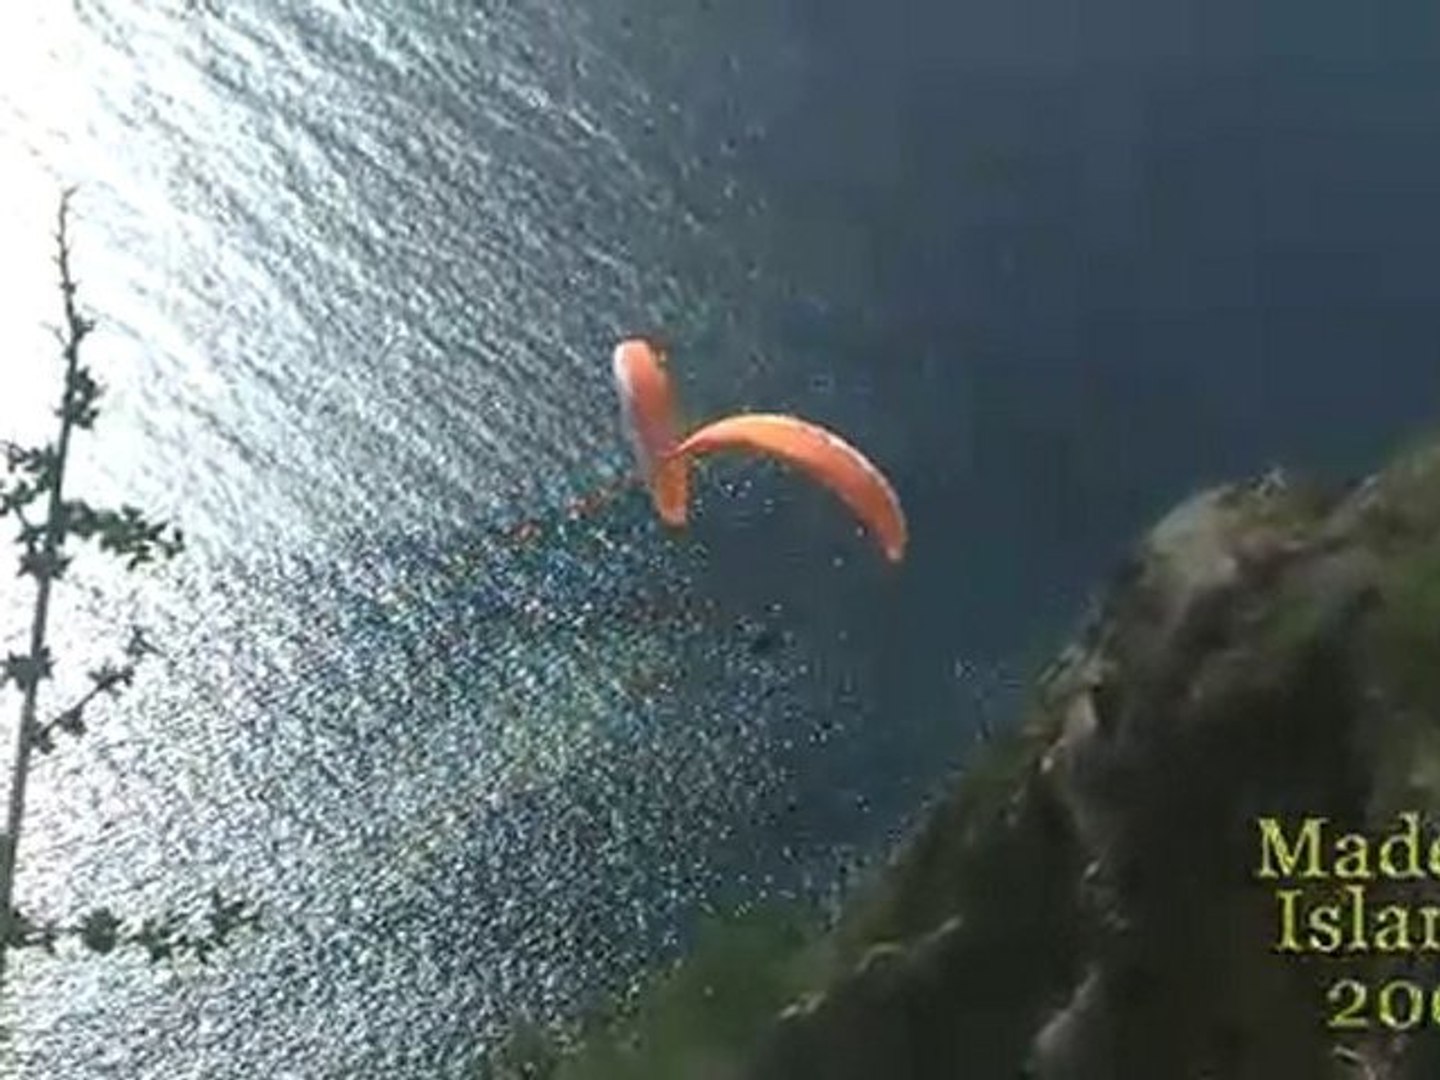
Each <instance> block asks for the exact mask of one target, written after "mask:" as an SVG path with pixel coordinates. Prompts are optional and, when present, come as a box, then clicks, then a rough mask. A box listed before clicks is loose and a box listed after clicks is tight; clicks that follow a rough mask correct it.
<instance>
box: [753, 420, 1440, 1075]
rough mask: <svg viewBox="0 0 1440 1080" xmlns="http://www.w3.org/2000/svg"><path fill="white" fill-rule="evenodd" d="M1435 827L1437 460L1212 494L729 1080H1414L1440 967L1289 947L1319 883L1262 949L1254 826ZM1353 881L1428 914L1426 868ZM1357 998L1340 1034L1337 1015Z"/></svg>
mask: <svg viewBox="0 0 1440 1080" xmlns="http://www.w3.org/2000/svg"><path fill="white" fill-rule="evenodd" d="M1436 809H1440V449H1437V448H1435V447H1433V446H1429V447H1421V448H1418V449H1416V450H1414V451H1413V452H1410V453H1408V454H1406V455H1404V456H1403V457H1401V458H1400V459H1399V460H1397V462H1396V463H1395V464H1394V465H1392V466H1391V467H1390V468H1389V469H1387V470H1386V471H1385V472H1383V473H1381V474H1380V475H1378V476H1376V477H1374V478H1372V479H1370V480H1368V481H1366V482H1364V483H1362V484H1359V485H1356V486H1354V487H1352V488H1350V489H1349V490H1345V491H1338V492H1328V491H1320V490H1313V489H1311V488H1309V487H1307V486H1305V485H1300V484H1295V483H1292V482H1290V481H1289V480H1287V478H1286V477H1284V476H1283V475H1280V474H1278V473H1276V474H1271V475H1267V476H1265V477H1264V478H1262V479H1260V480H1257V481H1255V482H1252V483H1245V484H1237V485H1232V486H1227V487H1224V488H1221V489H1218V490H1213V491H1208V492H1205V493H1202V494H1200V495H1197V496H1195V497H1193V498H1191V499H1189V500H1187V501H1186V502H1184V503H1183V504H1182V505H1180V506H1179V507H1177V508H1176V509H1175V510H1173V511H1172V512H1171V513H1170V514H1168V515H1167V516H1166V517H1165V518H1164V519H1163V520H1162V521H1161V522H1160V523H1159V524H1158V525H1157V526H1156V527H1155V528H1154V529H1153V530H1152V531H1151V532H1150V533H1149V534H1148V535H1147V536H1146V537H1145V538H1144V539H1143V540H1142V542H1141V543H1140V544H1139V545H1138V546H1137V548H1136V549H1135V551H1134V552H1133V553H1132V555H1131V557H1130V558H1129V559H1128V560H1127V561H1126V562H1125V565H1124V566H1123V568H1122V570H1121V571H1120V572H1119V573H1118V574H1117V575H1116V577H1115V580H1114V581H1113V582H1111V583H1110V586H1109V588H1108V591H1107V593H1106V594H1105V595H1104V597H1103V598H1102V600H1101V601H1100V602H1099V603H1098V604H1097V605H1096V610H1095V611H1094V612H1093V614H1092V615H1091V617H1090V618H1088V619H1087V620H1086V621H1085V622H1084V624H1083V626H1082V627H1081V629H1080V632H1079V633H1078V634H1077V636H1076V638H1075V640H1074V642H1073V643H1072V644H1071V645H1070V646H1069V647H1067V648H1066V649H1065V650H1064V651H1063V653H1062V654H1061V655H1060V656H1059V657H1058V658H1057V660H1056V661H1055V662H1054V663H1053V665H1051V667H1050V669H1049V670H1048V671H1047V672H1046V673H1045V674H1044V675H1043V677H1042V678H1041V680H1040V683H1039V685H1038V686H1037V688H1036V692H1035V694H1034V697H1033V701H1032V704H1031V706H1030V710H1029V715H1027V716H1026V717H1025V718H1024V722H1023V723H1022V724H1018V725H1016V727H1015V729H1014V730H1012V731H1011V732H1010V733H1009V734H1008V735H1006V736H1004V737H1003V738H1001V739H998V740H996V741H995V742H993V743H991V744H990V745H989V746H987V747H986V749H985V751H984V752H983V753H982V754H981V755H980V756H979V759H978V760H977V761H976V763H975V764H974V765H973V766H972V767H971V768H969V769H967V771H966V774H965V775H964V776H962V777H960V778H959V779H958V781H957V783H956V785H955V787H954V789H953V791H952V792H951V793H950V795H949V796H948V797H947V798H945V799H944V800H942V801H941V802H940V803H939V804H938V805H937V807H936V809H935V810H934V812H933V813H932V814H931V815H930V816H929V817H928V819H927V820H926V821H925V823H924V825H923V828H921V830H920V831H919V832H918V833H917V834H916V835H915V836H914V838H913V839H912V840H911V842H910V843H909V844H908V845H907V846H906V847H905V849H904V850H903V851H902V852H901V853H900V854H899V855H898V857H897V858H896V860H895V861H894V863H893V865H892V866H891V867H890V868H889V870H888V872H887V873H885V874H884V875H882V877H881V878H880V880H879V881H878V882H877V883H876V885H875V886H874V887H873V888H872V889H871V891H870V893H869V894H868V895H866V896H864V897H863V898H862V899H860V900H859V901H857V903H856V904H855V905H853V907H852V910H851V911H850V912H849V914H848V915H847V916H846V918H845V919H844V920H843V922H842V924H841V925H840V926H839V928H838V929H837V930H836V931H835V942H836V944H837V947H838V950H839V953H840V955H841V956H842V957H845V961H844V963H843V965H841V966H840V967H839V968H838V969H837V971H836V973H835V974H834V975H833V977H831V978H830V979H829V980H828V981H827V982H826V984H825V986H824V989H823V990H822V991H820V992H818V993H816V994H814V995H812V996H810V997H808V998H806V999H804V1000H802V1001H798V1002H796V1003H795V1004H793V1005H792V1006H791V1007H789V1008H788V1009H787V1010H786V1011H785V1012H784V1013H783V1015H782V1016H781V1017H780V1018H779V1020H778V1021H777V1022H776V1023H775V1024H774V1026H773V1029H772V1030H770V1031H769V1032H768V1033H767V1034H766V1035H765V1036H764V1038H763V1040H762V1042H761V1045H760V1049H759V1052H758V1054H757V1055H756V1056H755V1057H754V1059H753V1060H752V1062H751V1064H750V1066H749V1069H748V1073H747V1075H748V1077H749V1078H750V1080H782V1078H783V1080H805V1078H809V1077H814V1078H816V1080H820V1078H823V1080H851V1078H855V1080H860V1078H865V1080H872V1078H915V1080H929V1078H937V1080H938V1078H941V1077H944V1078H947V1080H948V1078H955V1077H963V1078H968V1080H989V1078H1000V1077H1004V1078H1006V1080H1011V1078H1014V1077H1017V1076H1031V1077H1035V1078H1043V1080H1125V1078H1130V1077H1134V1078H1137V1080H1165V1078H1170V1077H1175V1078H1196V1080H1199V1078H1202V1077H1204V1078H1215V1080H1222V1078H1223V1080H1232V1078H1233V1080H1240V1078H1244V1080H1250V1078H1254V1080H1261V1078H1264V1080H1273V1078H1292V1077H1293V1078H1301V1080H1303V1078H1310V1077H1314V1078H1332V1077H1333V1078H1341V1077H1355V1078H1360V1077H1366V1078H1371V1080H1379V1078H1382V1077H1383V1078H1402V1077H1403V1078H1420V1077H1425V1078H1433V1077H1435V1076H1437V1075H1440V1052H1437V1045H1436V1044H1437V1042H1440V1035H1437V1033H1440V1005H1437V1006H1436V1007H1435V1008H1434V1009H1433V1010H1432V1008H1431V998H1430V994H1431V991H1432V989H1433V988H1435V987H1440V951H1429V950H1426V949H1425V948H1423V947H1422V944H1417V942H1416V941H1414V940H1410V939H1405V940H1400V941H1398V942H1397V941H1391V942H1390V943H1389V944H1390V946H1391V947H1390V948H1389V949H1386V948H1385V947H1384V943H1383V942H1381V943H1380V944H1379V945H1377V944H1376V942H1375V941H1374V940H1373V939H1372V940H1369V941H1367V942H1363V943H1359V944H1364V946H1365V947H1364V948H1363V949H1362V948H1359V947H1356V946H1357V943H1356V942H1347V943H1346V944H1345V945H1344V946H1343V947H1340V948H1337V949H1333V950H1332V949H1328V948H1326V947H1325V946H1326V945H1327V939H1325V938H1324V937H1323V935H1322V937H1321V938H1318V939H1317V938H1314V937H1313V935H1311V936H1306V935H1305V934H1304V933H1302V931H1303V930H1304V928H1305V926H1308V925H1309V924H1307V923H1304V922H1303V919H1304V917H1305V916H1304V915H1303V912H1304V911H1308V910H1309V908H1307V907H1305V905H1318V904H1322V903H1329V902H1331V901H1335V902H1338V898H1340V897H1343V896H1344V895H1345V893H1344V891H1343V890H1344V883H1342V882H1340V881H1337V880H1334V879H1325V880H1307V881H1302V882H1300V883H1299V884H1298V885H1297V886H1296V888H1295V889H1294V890H1293V892H1294V894H1295V895H1293V896H1292V901H1293V903H1294V904H1295V905H1298V906H1296V907H1294V908H1293V909H1292V915H1293V916H1294V918H1295V920H1298V921H1297V922H1296V924H1295V926H1292V927H1291V930H1293V931H1294V932H1295V933H1296V934H1299V935H1300V936H1301V938H1303V940H1302V941H1301V942H1300V944H1301V947H1300V948H1297V949H1293V950H1288V951H1287V950H1286V949H1282V948H1279V946H1280V945H1281V936H1282V933H1284V932H1285V925H1286V924H1285V923H1284V921H1283V919H1282V907H1281V904H1280V901H1279V891H1278V890H1280V889H1281V888H1283V887H1286V885H1287V883H1286V882H1283V881H1282V882H1276V881H1262V880H1259V879H1258V877H1257V870H1258V868H1259V866H1260V862H1261V854H1262V848H1263V846H1262V843H1261V836H1262V833H1261V830H1260V826H1259V821H1260V819H1262V818H1266V817H1268V818H1271V819H1273V820H1274V821H1276V822H1279V823H1281V824H1282V825H1284V826H1285V827H1289V825H1290V824H1293V823H1298V822H1301V821H1303V820H1304V819H1307V818H1324V819H1325V826H1324V827H1325V828H1326V829H1327V830H1330V831H1329V832H1327V833H1326V834H1325V835H1326V836H1327V837H1328V836H1330V835H1332V833H1334V834H1338V833H1341V832H1344V831H1354V832H1358V833H1360V834H1362V836H1364V837H1370V836H1374V837H1380V836H1383V835H1385V834H1386V833H1387V831H1393V830H1394V828H1395V823H1396V821H1397V820H1398V819H1397V818H1396V815H1397V814H1398V813H1400V812H1402V811H1406V810H1414V811H1417V812H1419V813H1420V814H1422V815H1423V818H1422V820H1423V821H1424V822H1425V826H1424V827H1425V835H1426V836H1427V837H1429V836H1430V835H1433V830H1434V829H1435V828H1436V824H1435V822H1436V820H1437V819H1436V818H1434V817H1432V816H1431V811H1432V810H1436ZM1292 839H1293V836H1292ZM1292 853H1293V849H1292ZM1371 870H1372V871H1373V867H1371ZM1290 884H1292V885H1293V884H1295V883H1293V882H1291V883H1290ZM1361 884H1362V885H1363V884H1365V882H1363V881H1362V882H1361ZM1367 887H1368V888H1370V892H1371V894H1372V895H1371V897H1370V899H1369V902H1370V903H1371V904H1380V903H1389V902H1392V901H1393V902H1394V903H1396V904H1398V905H1401V906H1402V908H1403V909H1404V911H1406V912H1410V913H1412V914H1413V913H1415V912H1417V911H1420V910H1421V909H1422V908H1423V906H1424V905H1426V904H1436V905H1440V880H1437V877H1436V876H1432V875H1430V874H1428V873H1426V874H1422V875H1420V879H1419V880H1412V881H1404V882H1389V883H1387V882H1385V881H1374V882H1370V883H1369V885H1368V886H1367ZM1302 893H1303V895H1300V894H1302ZM1396 917H1397V918H1398V917H1399V916H1396ZM1418 917H1419V916H1418V915H1417V916H1416V918H1417V919H1418ZM1337 918H1338V916H1337ZM1345 918H1346V919H1347V920H1348V919H1349V916H1348V915H1347V916H1345ZM1346 925H1348V921H1347V924H1346ZM1418 925H1419V924H1418V922H1417V923H1416V924H1415V926H1418ZM1311 929H1313V927H1311ZM1412 929H1414V927H1412ZM1417 933H1418V931H1417ZM1402 946H1403V947H1402ZM1437 948H1440V943H1437ZM1345 978H1353V979H1355V980H1357V983H1356V984H1355V985H1356V986H1357V987H1361V988H1363V989H1364V990H1365V992H1366V995H1367V996H1366V998H1365V1001H1364V1003H1363V1005H1359V1006H1356V1007H1355V1008H1354V1010H1353V1016H1354V1025H1359V1026H1349V1027H1346V1026H1339V1027H1337V1026H1336V1025H1335V1024H1334V1023H1332V1021H1333V1020H1335V1019H1336V1018H1337V1016H1338V1017H1339V1018H1340V1019H1342V1020H1343V1019H1346V1018H1347V1017H1350V1016H1351V1015H1352V1013H1351V1012H1345V1010H1346V1009H1348V1008H1349V1007H1350V1005H1351V1003H1350V1001H1349V998H1348V997H1346V996H1345V995H1346V994H1347V993H1354V994H1358V993H1360V990H1358V989H1354V988H1352V989H1351V990H1349V991H1339V992H1337V991H1336V990H1335V986H1336V982H1337V980H1340V979H1345ZM1394 980H1401V982H1400V983H1399V984H1397V985H1400V986H1401V987H1402V989H1401V990H1398V991H1397V990H1391V991H1386V990H1385V987H1386V986H1387V985H1389V984H1391V983H1392V982H1393V981H1394ZM1337 993H1338V996H1337ZM1387 994H1388V996H1386V995H1387ZM1416 994H1419V995H1420V997H1418V998H1415V1002H1417V1003H1418V1004H1415V1007H1414V1009H1412V1007H1411V1006H1412V1000H1411V999H1412V997H1414V995H1416ZM1382 997H1383V998H1384V999H1385V1000H1384V1001H1381V998H1382ZM1387 1010H1388V1011H1387ZM1342 1012H1343V1013H1344V1015H1343V1016H1341V1015H1340V1014H1341V1013H1342ZM1412 1012H1413V1013H1414V1015H1413V1016H1412V1015H1411V1014H1412Z"/></svg>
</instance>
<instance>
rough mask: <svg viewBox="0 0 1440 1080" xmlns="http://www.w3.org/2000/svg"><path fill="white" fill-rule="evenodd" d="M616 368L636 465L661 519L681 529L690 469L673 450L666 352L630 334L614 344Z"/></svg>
mask: <svg viewBox="0 0 1440 1080" xmlns="http://www.w3.org/2000/svg"><path fill="white" fill-rule="evenodd" d="M612 372H613V374H614V377H615V389H616V391H617V392H618V393H619V395H620V412H621V416H622V418H623V420H624V423H625V429H626V433H627V435H628V436H629V438H630V446H631V449H632V451H633V452H634V455H635V465H636V468H637V469H638V471H639V473H640V476H641V478H642V479H643V480H644V481H645V484H646V486H647V487H648V488H649V489H650V499H651V501H652V502H653V503H654V504H655V512H656V513H657V514H658V515H659V516H660V520H661V521H663V522H665V524H667V525H670V526H672V527H676V528H678V527H680V526H682V525H684V524H685V519H686V512H687V510H688V503H689V498H690V470H689V462H688V461H687V460H686V459H685V458H684V457H680V456H674V455H672V453H671V452H672V451H673V450H674V449H675V444H676V441H677V439H678V430H677V424H676V418H675V391H674V388H673V387H672V386H671V382H670V373H669V372H668V371H667V370H666V366H665V351H664V350H663V349H662V348H661V347H660V346H658V345H657V344H655V343H654V342H652V341H647V340H645V339H644V338H639V337H632V338H626V339H625V340H624V341H622V342H620V344H619V345H617V346H615V354H614V357H613V360H612Z"/></svg>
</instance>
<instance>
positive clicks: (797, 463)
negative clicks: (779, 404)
mask: <svg viewBox="0 0 1440 1080" xmlns="http://www.w3.org/2000/svg"><path fill="white" fill-rule="evenodd" d="M720 450H744V451H750V452H752V453H760V454H767V455H769V456H771V457H774V458H777V459H779V460H780V461H783V462H785V463H786V464H788V465H792V466H794V467H795V468H796V469H798V470H800V471H801V472H803V473H805V474H806V475H808V476H809V477H810V478H811V479H813V480H815V481H817V482H818V483H820V484H822V485H824V486H825V487H827V488H829V489H830V490H831V491H833V492H834V493H835V494H836V495H838V496H839V497H840V499H841V500H842V501H843V502H844V503H845V505H846V506H847V507H849V509H850V512H851V513H853V514H854V515H855V516H856V517H857V518H858V519H859V520H860V521H861V523H863V524H864V525H865V527H866V528H867V529H868V530H869V531H870V533H871V535H872V536H873V537H874V538H875V540H876V541H877V542H878V543H879V545H880V547H881V549H882V550H883V551H884V552H885V557H886V558H887V559H889V560H890V561H891V562H899V561H900V560H901V559H902V558H904V555H905V544H906V540H907V527H906V523H905V512H904V510H903V509H902V508H901V506H900V500H899V498H898V497H897V496H896V494H895V489H894V488H893V487H892V486H891V485H890V481H889V480H887V479H886V478H885V474H884V473H882V472H881V471H880V470H879V469H878V468H876V467H875V465H874V464H873V463H872V462H871V461H870V460H869V459H868V458H867V457H865V455H864V454H862V453H860V451H859V450H857V449H855V447H853V446H851V445H850V444H849V443H848V442H846V441H845V440H844V439H842V438H840V436H839V435H836V434H835V433H834V432H832V431H829V430H827V429H825V428H823V427H821V426H820V425H818V424H813V423H811V422H810V421H808V420H802V419H800V418H799V417H796V416H785V415H781V414H778V413H737V414H736V415H734V416H727V417H725V418H724V419H721V420H716V421H715V422H713V423H710V424H706V425H705V426H704V427H701V428H699V429H698V430H696V431H694V432H692V433H691V434H690V435H689V436H688V437H686V438H685V439H684V440H682V441H681V442H680V444H679V445H678V446H676V447H675V449H674V452H673V459H679V460H681V461H682V462H684V463H685V467H686V468H688V460H687V459H688V458H690V457H692V456H696V455H700V454H707V453H712V452H715V451H720Z"/></svg>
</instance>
